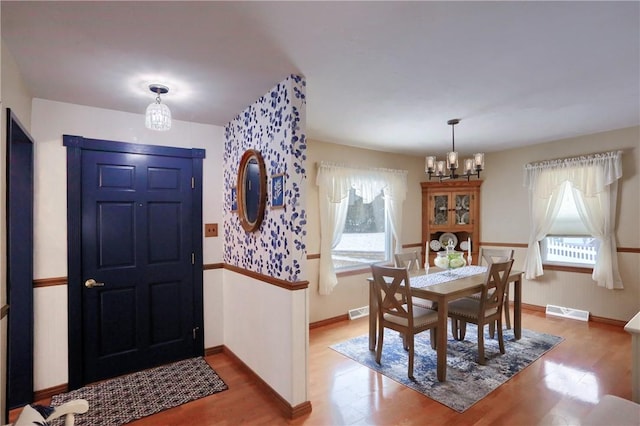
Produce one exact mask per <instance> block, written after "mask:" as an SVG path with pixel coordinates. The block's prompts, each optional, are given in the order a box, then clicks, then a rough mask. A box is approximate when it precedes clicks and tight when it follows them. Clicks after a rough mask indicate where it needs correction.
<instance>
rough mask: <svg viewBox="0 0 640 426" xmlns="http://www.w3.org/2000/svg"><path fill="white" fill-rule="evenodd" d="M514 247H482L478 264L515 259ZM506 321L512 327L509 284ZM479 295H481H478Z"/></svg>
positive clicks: (505, 299) (506, 296) (505, 289)
mask: <svg viewBox="0 0 640 426" xmlns="http://www.w3.org/2000/svg"><path fill="white" fill-rule="evenodd" d="M513 251H514V250H513V249H486V248H482V247H480V254H479V256H478V265H482V264H483V263H484V264H486V265H487V267H488V266H489V265H491V264H492V263H494V262H504V261H506V260H511V259H513ZM504 293H505V294H504V308H503V311H504V322H505V325H506V326H507V328H509V329H510V328H511V315H510V311H509V284H508V283H507V285H506V286H505V288H504ZM478 297H479V295H478ZM491 337H493V333H491Z"/></svg>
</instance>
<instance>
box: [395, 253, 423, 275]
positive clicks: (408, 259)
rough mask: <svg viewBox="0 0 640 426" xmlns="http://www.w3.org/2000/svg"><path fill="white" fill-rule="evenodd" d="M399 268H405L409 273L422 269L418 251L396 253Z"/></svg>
mask: <svg viewBox="0 0 640 426" xmlns="http://www.w3.org/2000/svg"><path fill="white" fill-rule="evenodd" d="M394 258H395V261H396V267H397V268H405V269H407V270H408V271H417V270H419V269H422V268H420V255H419V254H418V252H417V251H411V252H407V253H396V254H395V255H394Z"/></svg>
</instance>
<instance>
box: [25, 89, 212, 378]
mask: <svg viewBox="0 0 640 426" xmlns="http://www.w3.org/2000/svg"><path fill="white" fill-rule="evenodd" d="M32 123H33V125H32V136H33V138H34V139H35V141H36V143H35V149H34V151H35V154H34V156H35V182H34V186H35V206H34V222H35V224H34V231H35V232H34V234H35V235H34V278H35V279H42V278H55V277H66V276H67V223H66V221H67V216H66V214H67V204H66V203H67V197H66V186H67V184H66V167H67V166H66V148H65V147H63V146H62V135H63V134H70V135H78V136H84V137H87V138H95V139H106V140H113V141H120V142H128V143H139V144H149V145H164V146H174V147H182V148H203V149H205V150H206V158H205V159H204V161H203V221H204V223H219V224H220V223H222V208H221V205H222V161H221V159H222V153H223V149H224V146H223V144H224V142H223V139H224V136H223V128H222V127H219V126H210V125H203V124H196V123H188V122H181V121H175V120H174V122H173V126H172V129H171V130H170V131H168V132H154V131H151V130H147V129H146V128H145V127H144V117H143V115H141V114H130V113H124V112H119V111H112V110H105V109H99V108H89V107H85V106H80V105H73V104H66V103H60V102H52V101H48V100H43V99H34V100H33V106H32ZM203 249H204V263H205V264H207V263H217V262H221V261H222V239H221V238H220V237H218V238H207V239H204V243H203ZM220 276H221V273H220V271H219V270H208V271H205V273H204V296H205V298H206V301H205V312H204V315H205V347H212V346H217V345H221V344H223V343H224V341H223V331H222V330H223V328H222V326H223V317H222V311H221V310H220V309H219V308H220V304H221V303H222V296H223V294H222V293H223V289H222V281H221V280H220ZM66 301H67V287H66V286H53V287H44V288H37V289H36V290H35V296H34V306H35V330H34V334H35V342H34V349H35V366H34V387H35V390H42V389H47V388H50V387H53V386H57V385H60V384H64V383H67V381H68V370H67V355H68V353H67V303H66Z"/></svg>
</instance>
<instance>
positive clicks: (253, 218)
mask: <svg viewBox="0 0 640 426" xmlns="http://www.w3.org/2000/svg"><path fill="white" fill-rule="evenodd" d="M237 191H238V194H237V195H238V215H239V216H240V225H242V228H243V229H244V230H245V231H247V232H253V231H255V230H256V229H258V228H259V227H260V224H261V223H262V218H263V217H264V207H265V204H266V199H267V174H266V172H265V167H264V160H263V159H262V155H261V154H260V151H257V150H255V149H248V150H246V151H245V153H244V154H243V155H242V158H241V159H240V167H239V168H238V184H237Z"/></svg>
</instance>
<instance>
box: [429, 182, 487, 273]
mask: <svg viewBox="0 0 640 426" xmlns="http://www.w3.org/2000/svg"><path fill="white" fill-rule="evenodd" d="M420 185H421V186H422V251H423V255H422V257H423V259H422V260H423V264H424V253H425V245H426V244H428V245H429V265H430V266H434V265H433V259H434V258H435V257H436V253H437V252H438V251H443V250H446V247H445V245H446V244H447V242H448V240H450V239H451V240H453V241H454V243H455V249H456V250H457V251H461V252H464V258H465V260H467V251H468V247H467V245H468V239H469V238H470V239H471V256H472V258H473V261H472V263H473V264H477V263H478V251H479V249H480V245H479V243H480V185H482V181H481V180H471V181H466V180H458V181H456V180H454V181H443V182H439V181H429V182H421V183H420Z"/></svg>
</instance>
